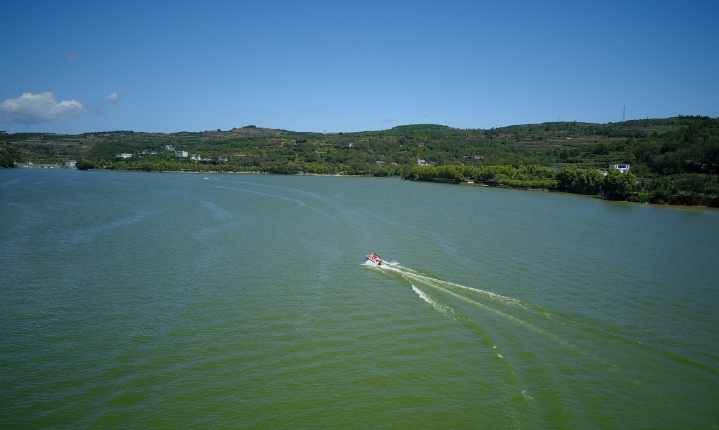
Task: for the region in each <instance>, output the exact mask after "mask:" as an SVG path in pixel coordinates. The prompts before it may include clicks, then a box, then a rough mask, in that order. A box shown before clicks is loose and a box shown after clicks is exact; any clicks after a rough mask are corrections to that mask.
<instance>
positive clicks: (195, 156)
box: [190, 154, 202, 161]
mask: <svg viewBox="0 0 719 430" xmlns="http://www.w3.org/2000/svg"><path fill="white" fill-rule="evenodd" d="M190 160H192V161H202V156H201V155H200V154H192V155H191V156H190Z"/></svg>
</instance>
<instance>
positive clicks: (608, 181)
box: [603, 170, 637, 200]
mask: <svg viewBox="0 0 719 430" xmlns="http://www.w3.org/2000/svg"><path fill="white" fill-rule="evenodd" d="M636 189H637V179H636V178H635V177H634V175H632V174H631V173H629V172H627V173H620V172H618V171H616V170H614V171H611V172H609V174H608V175H607V176H606V177H605V178H604V187H603V191H604V198H606V199H608V200H626V199H627V197H629V196H630V195H631V194H632V193H633V192H635V191H636Z"/></svg>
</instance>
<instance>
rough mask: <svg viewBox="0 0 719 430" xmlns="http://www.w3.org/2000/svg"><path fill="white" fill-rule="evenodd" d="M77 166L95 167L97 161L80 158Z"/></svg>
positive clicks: (78, 168) (78, 167) (79, 168)
mask: <svg viewBox="0 0 719 430" xmlns="http://www.w3.org/2000/svg"><path fill="white" fill-rule="evenodd" d="M75 167H77V170H90V169H94V168H95V163H93V162H92V161H89V160H80V161H78V162H77V165H76V166H75Z"/></svg>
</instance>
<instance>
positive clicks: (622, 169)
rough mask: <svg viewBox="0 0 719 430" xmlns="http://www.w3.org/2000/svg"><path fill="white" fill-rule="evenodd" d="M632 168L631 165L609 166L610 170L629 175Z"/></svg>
mask: <svg viewBox="0 0 719 430" xmlns="http://www.w3.org/2000/svg"><path fill="white" fill-rule="evenodd" d="M630 167H631V166H629V163H619V164H612V165H611V166H609V168H610V169H613V170H619V173H627V172H628V171H629V168H630Z"/></svg>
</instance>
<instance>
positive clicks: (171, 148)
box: [165, 145, 175, 151]
mask: <svg viewBox="0 0 719 430" xmlns="http://www.w3.org/2000/svg"><path fill="white" fill-rule="evenodd" d="M174 150H175V146H174V145H165V151H174Z"/></svg>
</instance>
